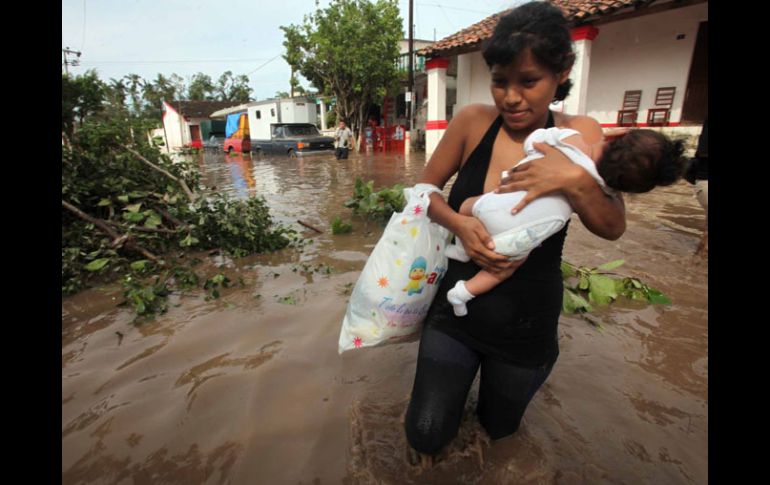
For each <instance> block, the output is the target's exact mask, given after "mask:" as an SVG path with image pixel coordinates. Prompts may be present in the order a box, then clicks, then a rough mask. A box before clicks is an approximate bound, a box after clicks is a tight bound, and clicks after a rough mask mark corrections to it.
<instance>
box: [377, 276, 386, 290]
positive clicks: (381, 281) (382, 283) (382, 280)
mask: <svg viewBox="0 0 770 485" xmlns="http://www.w3.org/2000/svg"><path fill="white" fill-rule="evenodd" d="M377 284H378V285H379V286H380V288H385V287H386V286H388V279H387V278H386V277H384V276H381V277H380V279H378V280H377Z"/></svg>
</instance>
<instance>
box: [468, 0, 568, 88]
mask: <svg viewBox="0 0 770 485" xmlns="http://www.w3.org/2000/svg"><path fill="white" fill-rule="evenodd" d="M527 49H529V50H531V51H532V55H533V56H534V57H535V60H536V61H537V62H538V63H539V64H542V65H543V66H545V67H547V68H548V69H550V70H551V71H552V72H553V73H554V74H560V73H562V72H564V71H566V70H567V69H570V68H571V67H572V64H573V63H574V62H575V53H574V52H572V37H571V35H570V30H569V23H568V22H567V19H565V18H564V15H563V14H562V12H561V10H560V9H559V7H556V6H554V5H551V4H550V3H547V2H530V3H525V4H524V5H521V6H519V7H516V8H515V9H513V10H511V11H510V12H509V13H508V14H506V15H504V16H503V17H501V18H500V21H499V22H498V23H497V26H496V27H495V30H494V32H493V33H492V37H490V38H489V39H488V40H487V41H486V42H485V43H484V48H483V50H482V54H483V56H484V60H485V61H486V63H487V66H489V67H490V68H491V67H492V66H494V65H495V64H499V65H501V66H506V65H508V64H510V63H511V62H513V61H515V60H516V57H517V56H519V55H521V54H522V53H523V52H525V51H526V50H527ZM571 87H572V81H571V80H569V79H568V80H566V81H565V82H563V83H562V84H560V85H559V87H557V88H556V95H555V96H554V101H562V100H563V99H564V98H566V97H567V95H568V94H569V91H570V88H571Z"/></svg>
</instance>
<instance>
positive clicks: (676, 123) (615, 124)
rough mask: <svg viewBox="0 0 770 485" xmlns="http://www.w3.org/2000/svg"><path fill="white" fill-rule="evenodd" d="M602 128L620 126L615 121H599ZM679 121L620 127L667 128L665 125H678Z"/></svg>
mask: <svg viewBox="0 0 770 485" xmlns="http://www.w3.org/2000/svg"><path fill="white" fill-rule="evenodd" d="M599 124H600V125H601V127H602V128H620V127H621V126H620V125H619V124H617V123H599ZM679 125H680V123H679V122H678V121H674V122H669V123H666V124H665V125H663V126H661V125H648V124H647V123H637V124H635V125H634V126H623V127H622V128H667V127H675V126H679Z"/></svg>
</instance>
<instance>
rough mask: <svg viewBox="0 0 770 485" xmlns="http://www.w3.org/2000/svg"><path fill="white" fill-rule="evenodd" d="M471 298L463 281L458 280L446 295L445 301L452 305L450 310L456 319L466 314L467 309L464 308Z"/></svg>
mask: <svg viewBox="0 0 770 485" xmlns="http://www.w3.org/2000/svg"><path fill="white" fill-rule="evenodd" d="M472 298H473V295H472V294H471V293H470V292H469V291H468V289H467V288H466V287H465V281H463V280H460V281H458V282H457V284H455V286H454V288H452V289H451V290H449V291H448V292H447V294H446V299H447V301H449V303H451V304H452V309H453V310H454V312H455V315H456V316H458V317H464V316H465V315H467V314H468V307H467V306H465V304H466V303H468V302H469V301H470V300H471V299H472Z"/></svg>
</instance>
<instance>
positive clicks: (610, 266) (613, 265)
mask: <svg viewBox="0 0 770 485" xmlns="http://www.w3.org/2000/svg"><path fill="white" fill-rule="evenodd" d="M625 262H626V260H625V259H616V260H615V261H610V262H609V263H604V264H603V265H601V266H598V267H597V268H596V269H598V270H602V271H609V270H611V269H615V268H617V267H619V266H623V264H625Z"/></svg>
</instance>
